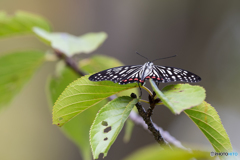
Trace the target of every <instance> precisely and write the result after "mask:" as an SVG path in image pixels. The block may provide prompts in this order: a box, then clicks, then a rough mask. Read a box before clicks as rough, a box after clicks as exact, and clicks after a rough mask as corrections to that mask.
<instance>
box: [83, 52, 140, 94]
mask: <svg viewBox="0 0 240 160" xmlns="http://www.w3.org/2000/svg"><path fill="white" fill-rule="evenodd" d="M106 62H107V63H106ZM123 65H124V64H123V63H122V62H120V61H119V60H117V59H115V58H112V57H108V56H103V55H94V56H92V57H91V58H87V59H83V60H81V61H80V62H79V67H80V68H81V70H83V71H84V72H85V73H95V72H99V71H103V70H106V69H109V68H113V67H119V66H123ZM131 93H135V94H137V95H138V89H136V88H133V89H129V90H126V91H123V92H120V93H118V94H117V95H118V96H119V97H120V96H129V95H131Z"/></svg>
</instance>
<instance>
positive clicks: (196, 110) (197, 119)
mask: <svg viewBox="0 0 240 160" xmlns="http://www.w3.org/2000/svg"><path fill="white" fill-rule="evenodd" d="M184 112H185V113H186V114H187V116H188V117H189V118H191V120H192V121H193V122H194V123H195V124H196V125H197V126H198V128H199V129H200V130H201V131H202V132H203V134H204V135H205V136H206V138H207V139H208V140H209V141H210V143H211V144H212V146H213V148H214V149H215V151H216V152H226V151H228V152H230V151H232V145H231V142H230V139H229V137H228V135H227V132H226V130H225V129H224V127H223V125H222V122H221V120H220V118H219V116H218V113H217V111H216V110H215V109H214V108H213V107H212V106H211V105H210V104H208V103H207V102H205V101H204V102H203V103H202V104H200V105H198V106H196V107H193V108H191V109H187V110H185V111H184Z"/></svg>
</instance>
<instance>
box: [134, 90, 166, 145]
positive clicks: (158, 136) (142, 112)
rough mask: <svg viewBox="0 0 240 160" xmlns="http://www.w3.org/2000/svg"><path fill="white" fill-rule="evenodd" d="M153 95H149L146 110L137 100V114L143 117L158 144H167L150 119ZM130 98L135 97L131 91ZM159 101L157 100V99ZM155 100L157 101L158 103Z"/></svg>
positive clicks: (153, 101)
mask: <svg viewBox="0 0 240 160" xmlns="http://www.w3.org/2000/svg"><path fill="white" fill-rule="evenodd" d="M154 96H155V95H153V96H150V99H151V100H150V101H149V102H150V109H149V110H148V112H146V111H145V109H144V108H143V107H142V105H141V104H140V103H139V102H138V103H137V104H136V107H137V109H138V112H139V115H140V116H141V117H142V118H143V120H144V121H145V123H146V124H147V125H148V130H149V131H150V132H152V134H153V136H154V138H155V140H156V141H157V142H158V143H159V144H160V145H167V144H168V143H167V142H166V141H165V140H164V139H163V137H162V135H161V134H160V132H159V130H158V129H157V128H156V127H155V126H154V124H153V122H152V119H151V115H152V111H153V109H154V107H155V106H154V105H153V104H154V103H155V100H153V97H154ZM131 97H132V98H137V96H136V94H134V93H132V94H131ZM158 102H159V101H158ZM158 102H157V103H158Z"/></svg>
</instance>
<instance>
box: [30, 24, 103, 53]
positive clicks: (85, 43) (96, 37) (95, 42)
mask: <svg viewBox="0 0 240 160" xmlns="http://www.w3.org/2000/svg"><path fill="white" fill-rule="evenodd" d="M33 31H34V32H35V33H36V34H37V35H38V36H39V37H41V38H42V39H44V40H45V41H47V42H48V43H49V44H51V46H52V48H54V49H56V50H59V51H61V52H62V53H64V54H65V55H66V56H69V57H70V56H73V55H74V54H78V53H91V52H93V51H94V50H96V49H97V48H98V47H99V46H100V45H101V44H102V43H103V42H104V41H105V40H106V38H107V34H106V33H105V32H98V33H87V34H84V35H82V36H80V37H77V36H74V35H70V34H68V33H61V32H54V33H50V32H47V31H45V30H43V29H41V28H38V27H34V29H33Z"/></svg>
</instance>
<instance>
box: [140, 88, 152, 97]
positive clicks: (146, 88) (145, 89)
mask: <svg viewBox="0 0 240 160" xmlns="http://www.w3.org/2000/svg"><path fill="white" fill-rule="evenodd" d="M141 88H143V89H145V90H146V91H147V92H148V93H149V94H150V95H151V96H152V92H151V91H150V90H149V89H148V88H147V87H145V86H141Z"/></svg>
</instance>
